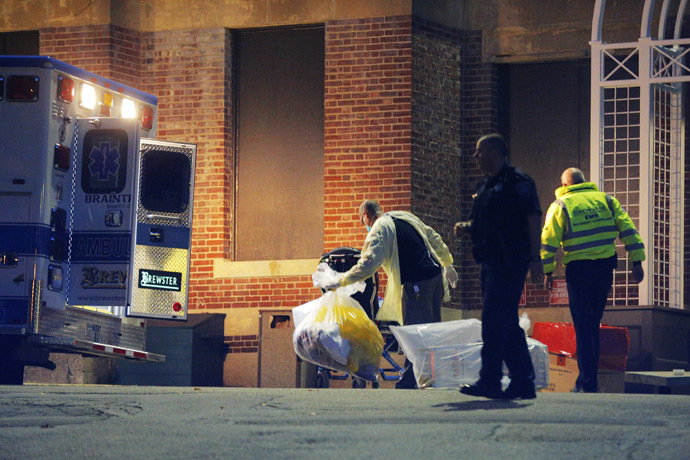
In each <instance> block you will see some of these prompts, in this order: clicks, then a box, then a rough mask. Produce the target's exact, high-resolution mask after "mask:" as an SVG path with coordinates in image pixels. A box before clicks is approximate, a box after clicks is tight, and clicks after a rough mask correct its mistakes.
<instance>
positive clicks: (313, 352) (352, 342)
mask: <svg viewBox="0 0 690 460" xmlns="http://www.w3.org/2000/svg"><path fill="white" fill-rule="evenodd" d="M293 345H294V347H295V353H297V355H298V356H299V357H300V358H302V359H304V360H306V361H309V362H312V363H314V364H317V365H319V366H322V367H326V368H329V369H334V370H339V371H343V372H347V373H349V374H351V375H355V376H357V377H359V378H362V379H366V380H376V377H377V375H378V373H379V361H380V358H381V352H382V351H383V337H382V336H381V332H379V330H378V328H377V327H376V325H375V324H374V322H373V321H371V320H370V319H369V317H367V314H366V313H365V312H364V310H363V309H362V307H361V306H360V305H359V304H358V303H357V302H356V301H355V300H353V299H352V298H351V297H349V296H344V295H341V294H339V293H338V292H337V291H329V292H327V293H326V294H324V295H323V296H322V297H321V299H320V301H319V303H318V304H317V305H316V308H314V310H313V311H312V312H310V313H309V314H308V315H307V316H306V317H305V318H304V319H303V320H302V321H301V322H300V323H299V324H297V326H296V328H295V332H294V335H293Z"/></svg>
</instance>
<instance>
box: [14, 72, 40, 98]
mask: <svg viewBox="0 0 690 460" xmlns="http://www.w3.org/2000/svg"><path fill="white" fill-rule="evenodd" d="M38 83H39V80H38V77H36V76H33V75H12V76H10V77H8V78H7V100H8V101H20V102H34V101H37V100H38Z"/></svg>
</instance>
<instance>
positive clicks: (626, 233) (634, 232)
mask: <svg viewBox="0 0 690 460" xmlns="http://www.w3.org/2000/svg"><path fill="white" fill-rule="evenodd" d="M637 234H639V232H638V231H637V230H636V229H634V228H630V229H628V230H625V231H622V232H620V234H619V235H618V236H619V237H621V238H625V237H626V236H630V235H637Z"/></svg>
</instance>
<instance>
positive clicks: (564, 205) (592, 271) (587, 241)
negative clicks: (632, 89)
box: [541, 168, 645, 393]
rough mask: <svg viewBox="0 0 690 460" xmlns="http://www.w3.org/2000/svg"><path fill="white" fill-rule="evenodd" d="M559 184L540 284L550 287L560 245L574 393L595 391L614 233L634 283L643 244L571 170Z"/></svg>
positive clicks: (610, 201) (607, 199)
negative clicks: (570, 326) (570, 323)
mask: <svg viewBox="0 0 690 460" xmlns="http://www.w3.org/2000/svg"><path fill="white" fill-rule="evenodd" d="M561 184H562V187H560V188H558V189H557V190H556V201H554V202H553V203H552V204H551V206H550V207H549V210H548V212H547V213H546V221H545V223H544V229H543V230H542V234H541V240H542V249H541V257H542V261H543V264H544V272H545V273H547V275H546V280H545V282H544V284H545V287H546V288H548V289H551V288H552V287H553V270H554V268H555V267H556V262H555V257H554V256H555V254H556V251H557V250H558V248H559V246H560V247H562V248H563V264H564V265H565V267H566V269H565V270H566V271H565V278H566V284H567V286H568V298H569V302H570V314H571V316H572V318H573V326H574V327H575V337H576V342H577V366H578V368H579V371H580V373H579V375H578V378H577V380H576V382H575V388H574V389H573V390H574V391H576V392H586V393H590V392H596V391H597V390H598V382H597V372H598V371H597V370H598V368H599V323H600V322H601V318H602V316H603V315H604V308H605V307H606V298H607V297H608V293H609V291H610V290H611V285H612V283H613V269H614V268H616V265H617V264H618V257H617V255H616V246H615V241H616V237H620V239H621V240H622V241H623V243H624V244H625V249H626V251H628V257H629V259H630V261H631V262H632V263H633V265H632V273H633V278H634V280H635V282H636V283H639V282H641V281H642V280H643V279H644V270H643V268H642V261H643V260H645V251H644V244H643V243H642V238H641V237H640V234H639V233H638V232H637V229H636V228H635V224H633V222H632V220H631V219H630V217H629V216H628V214H627V213H626V212H625V211H624V210H623V209H622V208H621V204H620V203H619V202H618V200H616V199H615V198H614V197H612V196H610V195H607V194H606V193H604V192H600V191H599V189H598V188H597V186H596V185H595V184H593V183H591V182H585V176H584V174H583V173H582V171H580V170H579V169H577V168H568V169H566V170H565V171H564V172H563V174H562V175H561Z"/></svg>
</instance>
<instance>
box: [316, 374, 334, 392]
mask: <svg viewBox="0 0 690 460" xmlns="http://www.w3.org/2000/svg"><path fill="white" fill-rule="evenodd" d="M330 380H331V379H330V378H329V377H328V374H327V373H326V372H319V373H318V374H316V378H315V379H314V386H315V387H316V388H328V387H329V386H330Z"/></svg>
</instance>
